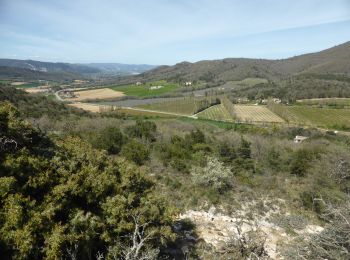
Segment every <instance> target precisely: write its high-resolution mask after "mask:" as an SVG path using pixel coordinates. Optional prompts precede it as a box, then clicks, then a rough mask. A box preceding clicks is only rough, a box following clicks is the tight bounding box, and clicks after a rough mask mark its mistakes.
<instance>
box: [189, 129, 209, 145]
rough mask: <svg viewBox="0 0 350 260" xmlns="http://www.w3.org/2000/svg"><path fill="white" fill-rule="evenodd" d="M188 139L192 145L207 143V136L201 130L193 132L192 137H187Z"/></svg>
mask: <svg viewBox="0 0 350 260" xmlns="http://www.w3.org/2000/svg"><path fill="white" fill-rule="evenodd" d="M186 139H187V140H188V141H190V142H191V143H192V144H199V143H202V144H203V143H205V135H204V133H203V132H202V131H200V130H199V129H196V130H195V131H191V133H190V135H187V136H186Z"/></svg>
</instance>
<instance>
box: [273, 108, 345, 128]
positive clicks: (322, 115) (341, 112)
mask: <svg viewBox="0 0 350 260" xmlns="http://www.w3.org/2000/svg"><path fill="white" fill-rule="evenodd" d="M270 109H271V110H272V111H274V112H275V113H276V114H278V115H279V116H281V117H282V118H284V119H285V120H286V121H287V122H289V123H293V124H299V125H309V126H317V127H324V128H330V129H339V130H348V129H350V109H332V108H318V107H309V106H283V105H277V104H274V105H272V106H270Z"/></svg>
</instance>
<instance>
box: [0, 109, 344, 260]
mask: <svg viewBox="0 0 350 260" xmlns="http://www.w3.org/2000/svg"><path fill="white" fill-rule="evenodd" d="M0 123H1V124H0V130H1V136H0V142H1V145H0V149H1V151H0V156H1V157H0V172H1V176H0V188H1V194H0V196H1V198H0V199H1V201H0V203H1V212H0V223H1V229H0V232H1V233H0V235H1V236H0V247H1V248H0V250H1V252H5V254H4V255H5V256H8V257H10V256H11V257H12V258H18V259H28V258H68V259H69V258H73V257H74V256H76V257H77V259H88V258H91V259H94V258H96V255H100V256H101V255H102V254H103V256H104V257H107V258H108V259H113V258H115V259H120V258H121V259H123V258H124V259H127V256H128V257H131V256H134V257H135V254H136V256H137V257H139V258H140V256H141V255H144V256H146V255H147V257H148V259H152V258H155V256H156V255H158V256H165V255H167V254H168V255H169V252H172V251H171V248H177V249H178V247H177V246H178V244H181V243H183V242H178V240H176V239H179V234H177V233H176V232H173V230H174V229H173V224H174V223H173V221H174V220H175V212H180V211H184V210H186V209H208V208H209V207H210V205H215V206H217V207H220V209H221V210H222V211H224V212H226V213H228V214H229V213H230V212H235V211H236V210H237V209H239V208H240V204H241V203H243V202H244V201H250V200H256V199H257V198H259V197H261V196H271V197H275V198H280V199H283V200H285V201H286V205H287V207H288V210H289V211H290V212H292V213H293V215H292V216H294V215H295V216H301V217H300V218H301V219H302V220H305V221H309V222H311V223H317V224H320V225H324V226H325V230H324V232H322V233H320V234H316V235H315V236H317V237H315V239H314V240H312V241H315V243H311V244H310V243H309V244H306V245H305V244H303V243H304V242H305V241H304V242H303V243H302V242H300V244H298V246H301V245H302V246H303V248H306V247H308V248H309V249H308V250H306V251H305V252H304V251H302V252H299V253H300V255H302V254H304V255H305V257H306V256H307V257H309V258H312V257H314V258H317V257H327V258H329V259H337V258H343V259H346V258H347V257H348V251H347V250H348V249H349V247H348V244H347V242H346V241H347V240H346V239H348V238H347V234H348V233H347V228H348V226H347V224H346V223H347V222H349V216H348V214H347V212H346V209H347V208H346V206H344V205H346V201H347V200H348V199H349V198H348V194H349V190H350V174H349V165H350V157H349V154H350V153H349V149H350V140H349V138H348V137H342V136H337V135H329V134H323V133H320V132H318V131H317V130H312V129H311V130H310V129H302V128H279V127H258V126H247V125H245V126H244V125H235V124H227V123H225V124H216V125H211V124H209V123H207V122H206V121H200V120H196V121H194V120H193V121H191V120H187V119H186V120H182V119H162V118H158V119H157V118H155V119H154V120H152V121H151V120H134V119H133V118H129V117H119V116H115V115H112V114H108V115H107V114H106V115H101V116H84V115H81V116H79V117H75V116H69V115H67V116H66V117H64V118H62V119H61V120H55V121H52V120H51V118H50V117H47V116H43V117H41V118H39V119H38V120H36V121H35V124H36V125H37V126H38V128H39V129H41V130H38V129H37V128H34V127H32V126H31V125H30V124H29V123H26V121H23V120H22V119H21V117H20V114H19V112H18V111H17V110H16V109H15V108H14V107H13V106H11V105H9V104H4V105H1V110H0ZM221 127H222V128H221ZM297 134H301V135H306V136H309V139H308V140H307V141H305V142H303V143H301V144H294V143H293V141H292V139H293V137H294V136H295V135H297ZM160 197H162V199H160ZM331 207H332V208H331ZM332 210H333V211H332ZM283 221H284V220H283ZM283 221H282V220H281V221H280V222H281V223H284V222H285V221H284V222H283ZM288 223H294V222H293V218H291V220H290V222H288ZM334 223H335V224H334ZM288 225H289V226H291V227H294V226H293V225H291V224H288ZM175 233H176V235H175ZM135 234H136V236H137V234H143V235H144V236H143V237H142V238H138V239H136V240H133V239H132V238H133V236H134V235H135ZM255 236H256V234H251V236H249V239H250V238H252V241H251V242H252V244H249V245H242V244H240V243H239V241H235V240H233V241H232V243H230V244H229V245H228V246H229V247H228V248H227V250H226V251H225V252H226V253H227V252H234V253H235V254H237V252H239V247H242V246H244V248H246V249H247V250H248V251H247V252H244V254H248V255H249V253H251V252H249V250H250V249H252V250H256V249H257V248H259V252H264V250H263V249H262V248H260V245H261V244H260V243H259V241H260V240H259V239H260V238H258V239H257V240H255V239H253V238H254V237H255ZM334 238H337V239H338V238H339V241H338V240H334ZM142 239H145V240H142ZM18 241H21V242H18ZM174 241H176V242H174ZM249 241H250V240H249ZM143 243H145V244H144V246H143ZM329 244H330V245H332V246H331V247H330V246H329ZM255 245H256V246H255ZM193 247H194V248H192V246H190V247H189V250H190V253H189V254H190V255H192V256H193V257H194V258H196V255H201V252H200V250H201V249H200V248H196V245H193ZM136 248H140V251H137V252H136V251H135V249H136ZM296 248H297V247H296ZM169 249H170V250H169ZM260 249H261V250H262V251H261V250H260ZM237 250H238V251H237ZM339 250H340V251H339ZM180 251H181V250H180ZM254 252H255V251H254ZM339 252H340V253H339ZM226 253H225V254H226ZM288 253H290V252H287V253H286V254H288ZM294 253H295V252H294ZM294 253H293V254H294ZM264 254H265V253H264ZM180 255H181V254H180ZM294 255H295V254H294ZM240 256H241V257H242V258H244V256H243V254H241V255H240ZM137 257H135V258H136V259H137ZM182 257H183V256H182ZM180 258H181V257H180ZM129 259H133V258H129ZM218 259H219V258H218Z"/></svg>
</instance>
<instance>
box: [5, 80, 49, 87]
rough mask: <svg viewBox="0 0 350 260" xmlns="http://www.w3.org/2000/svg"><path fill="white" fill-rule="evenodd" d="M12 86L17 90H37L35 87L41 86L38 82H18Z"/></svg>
mask: <svg viewBox="0 0 350 260" xmlns="http://www.w3.org/2000/svg"><path fill="white" fill-rule="evenodd" d="M41 84H42V83H41ZM11 86H14V87H16V88H35V87H38V86H40V84H39V83H37V82H22V81H18V82H12V83H11Z"/></svg>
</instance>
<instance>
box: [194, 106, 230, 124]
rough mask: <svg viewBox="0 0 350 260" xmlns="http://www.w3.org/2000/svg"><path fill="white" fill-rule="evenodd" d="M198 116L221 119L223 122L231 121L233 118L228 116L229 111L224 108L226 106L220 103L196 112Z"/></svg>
mask: <svg viewBox="0 0 350 260" xmlns="http://www.w3.org/2000/svg"><path fill="white" fill-rule="evenodd" d="M197 116H198V118H203V119H210V120H215V121H223V122H233V121H234V120H233V118H232V117H231V116H230V113H229V112H228V111H227V110H226V108H225V107H224V106H223V105H222V104H219V105H214V106H211V107H209V108H207V109H205V110H203V111H202V112H199V113H198V114H197Z"/></svg>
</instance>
